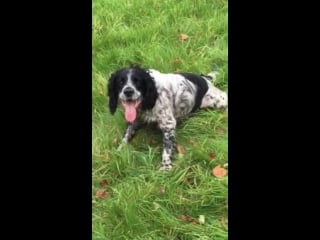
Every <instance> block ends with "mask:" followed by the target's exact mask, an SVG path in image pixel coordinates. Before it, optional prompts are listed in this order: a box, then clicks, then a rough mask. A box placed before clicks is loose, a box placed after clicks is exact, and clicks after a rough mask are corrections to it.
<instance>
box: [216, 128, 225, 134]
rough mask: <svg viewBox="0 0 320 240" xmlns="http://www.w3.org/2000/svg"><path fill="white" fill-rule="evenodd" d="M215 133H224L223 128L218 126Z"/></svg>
mask: <svg viewBox="0 0 320 240" xmlns="http://www.w3.org/2000/svg"><path fill="white" fill-rule="evenodd" d="M216 133H218V134H224V130H223V129H222V128H218V129H217V130H216Z"/></svg>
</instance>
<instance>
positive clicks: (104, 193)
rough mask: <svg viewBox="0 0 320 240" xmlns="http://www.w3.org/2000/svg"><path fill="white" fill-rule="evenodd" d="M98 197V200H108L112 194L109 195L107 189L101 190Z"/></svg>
mask: <svg viewBox="0 0 320 240" xmlns="http://www.w3.org/2000/svg"><path fill="white" fill-rule="evenodd" d="M96 197H97V198H105V199H108V198H110V193H108V192H107V191H106V190H105V189H99V190H98V191H97V192H96Z"/></svg>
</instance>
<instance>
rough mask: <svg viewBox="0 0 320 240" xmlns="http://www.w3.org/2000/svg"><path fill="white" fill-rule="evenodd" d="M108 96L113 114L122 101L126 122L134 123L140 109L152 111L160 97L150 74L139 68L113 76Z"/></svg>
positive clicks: (113, 74)
mask: <svg viewBox="0 0 320 240" xmlns="http://www.w3.org/2000/svg"><path fill="white" fill-rule="evenodd" d="M108 96H109V109H110V112H111V114H114V113H115V111H116V109H117V106H118V101H120V102H121V105H122V106H123V108H124V111H125V118H126V121H127V122H134V121H135V119H136V117H137V110H138V108H140V109H141V110H147V109H152V108H153V106H154V104H155V101H156V99H157V96H158V95H157V90H156V86H155V83H154V80H153V79H152V77H151V76H150V75H149V74H148V72H147V71H146V70H144V69H142V68H140V67H139V66H131V67H128V68H123V69H120V70H118V71H116V72H114V73H112V74H111V77H110V79H109V82H108Z"/></svg>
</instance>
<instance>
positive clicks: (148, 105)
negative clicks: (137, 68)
mask: <svg viewBox="0 0 320 240" xmlns="http://www.w3.org/2000/svg"><path fill="white" fill-rule="evenodd" d="M143 80H144V84H143V85H144V87H145V89H144V95H143V100H142V103H141V109H142V110H148V109H152V108H153V107H154V104H155V103H156V100H157V98H158V92H157V89H156V85H155V82H154V81H153V79H152V77H151V76H150V75H149V73H147V72H146V73H145V76H144V77H143Z"/></svg>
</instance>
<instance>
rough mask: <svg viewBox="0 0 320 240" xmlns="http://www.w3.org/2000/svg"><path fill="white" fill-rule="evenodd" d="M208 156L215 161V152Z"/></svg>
mask: <svg viewBox="0 0 320 240" xmlns="http://www.w3.org/2000/svg"><path fill="white" fill-rule="evenodd" d="M208 156H209V158H210V160H211V161H214V160H215V158H216V156H215V155H214V153H209V154H208Z"/></svg>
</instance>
